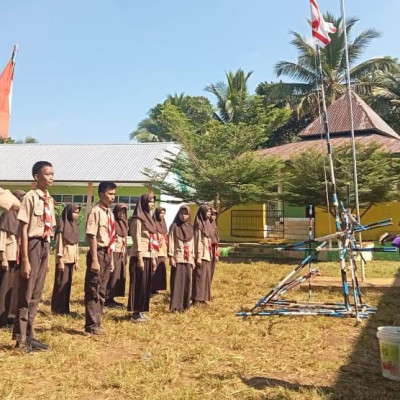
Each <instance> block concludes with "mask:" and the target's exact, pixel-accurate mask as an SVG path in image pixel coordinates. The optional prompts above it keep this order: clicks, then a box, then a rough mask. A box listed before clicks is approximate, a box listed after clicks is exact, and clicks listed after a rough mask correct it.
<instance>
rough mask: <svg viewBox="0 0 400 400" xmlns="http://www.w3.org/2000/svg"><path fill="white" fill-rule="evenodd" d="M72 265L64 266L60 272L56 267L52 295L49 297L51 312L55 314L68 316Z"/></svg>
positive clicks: (72, 272)
mask: <svg viewBox="0 0 400 400" xmlns="http://www.w3.org/2000/svg"><path fill="white" fill-rule="evenodd" d="M74 266H75V264H74V263H66V264H64V270H63V271H61V270H59V269H58V267H57V265H56V271H55V274H54V286H53V295H52V296H51V311H52V312H53V313H55V314H69V313H70V309H69V300H70V298H71V287H72V276H73V274H74Z"/></svg>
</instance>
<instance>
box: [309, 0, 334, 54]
mask: <svg viewBox="0 0 400 400" xmlns="http://www.w3.org/2000/svg"><path fill="white" fill-rule="evenodd" d="M310 6H311V26H312V35H313V38H314V40H315V42H316V44H318V45H319V46H322V47H325V46H326V45H327V44H329V43H330V42H331V38H330V37H329V34H330V33H335V32H336V28H335V27H334V26H333V24H332V23H330V22H326V21H325V20H324V17H323V15H322V14H321V11H320V10H319V7H318V4H317V0H310Z"/></svg>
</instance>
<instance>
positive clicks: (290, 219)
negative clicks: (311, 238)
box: [261, 93, 400, 240]
mask: <svg viewBox="0 0 400 400" xmlns="http://www.w3.org/2000/svg"><path fill="white" fill-rule="evenodd" d="M351 102H352V108H353V114H354V134H355V141H356V143H360V144H363V145H368V144H371V143H377V144H378V145H379V146H380V147H381V148H382V149H383V150H386V151H388V152H389V153H392V154H393V156H399V155H400V136H399V135H398V134H397V133H396V132H395V131H394V130H393V129H392V128H391V127H390V126H389V125H388V124H387V123H386V122H385V121H383V120H382V118H381V117H379V115H378V114H376V113H375V111H373V110H372V109H371V107H369V106H368V105H367V104H366V103H365V102H364V101H363V100H362V99H361V98H360V97H359V96H358V95H356V94H355V93H352V95H351ZM327 112H328V123H329V131H330V135H331V145H332V148H333V152H334V151H335V148H337V147H339V146H341V145H344V144H348V143H350V115H349V105H348V94H347V93H346V94H345V95H343V96H342V97H340V98H339V99H338V100H336V101H335V102H334V103H332V104H331V105H330V107H328V110H327ZM324 133H325V131H324V126H323V121H322V118H317V119H316V120H314V121H313V122H312V123H311V124H310V125H308V126H307V127H306V128H305V129H304V130H303V131H302V132H301V133H300V135H299V136H300V138H301V141H299V142H295V143H288V144H284V145H281V146H276V147H273V148H268V149H263V150H261V154H263V155H265V156H272V155H275V156H280V157H281V158H283V159H284V160H289V159H290V158H292V157H293V156H295V155H297V154H299V153H301V152H302V151H304V150H306V149H309V148H314V149H316V150H318V151H323V152H326V141H325V139H321V137H322V136H324ZM307 184H310V185H311V184H312V183H311V182H306V181H305V185H307ZM305 206H306V205H304V207H292V206H291V205H290V204H284V205H282V206H281V209H282V210H283V211H282V214H283V215H281V220H280V224H281V225H283V226H282V227H281V233H282V235H281V237H283V238H285V239H293V240H296V239H303V238H307V229H308V221H307V219H306V218H304V217H305ZM363 212H364V210H362V209H361V210H360V214H361V215H362V214H363ZM267 215H268V211H266V216H265V218H268V217H267ZM384 218H393V225H392V226H388V227H385V228H380V229H375V230H371V231H366V232H363V239H366V240H376V239H377V238H379V236H380V235H381V234H382V233H383V232H399V230H400V228H399V226H398V221H399V219H400V203H398V202H397V201H395V202H391V203H384V204H378V205H375V206H372V207H371V208H370V209H369V210H367V211H366V213H365V214H364V215H363V216H362V217H361V222H362V223H371V222H376V221H378V220H381V219H384ZM334 230H335V223H334V219H333V217H332V216H331V215H330V214H329V213H328V212H327V211H326V210H324V209H321V208H317V210H316V218H315V233H316V235H317V236H324V235H327V234H329V233H332V232H333V231H334Z"/></svg>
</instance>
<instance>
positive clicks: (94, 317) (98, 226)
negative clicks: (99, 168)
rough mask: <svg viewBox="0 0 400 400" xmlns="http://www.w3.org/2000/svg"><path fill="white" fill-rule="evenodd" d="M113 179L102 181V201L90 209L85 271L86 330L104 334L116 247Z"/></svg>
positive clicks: (100, 193)
mask: <svg viewBox="0 0 400 400" xmlns="http://www.w3.org/2000/svg"><path fill="white" fill-rule="evenodd" d="M116 187H117V185H116V184H115V183H114V182H100V184H99V188H98V193H99V198H100V202H99V203H97V204H96V205H95V206H94V207H93V208H92V210H91V211H90V213H89V215H88V219H87V225H86V235H87V237H88V239H89V243H90V250H89V252H88V253H87V256H86V267H87V268H86V275H85V334H86V335H90V334H93V335H104V334H105V331H104V330H103V329H101V315H102V313H103V305H104V301H105V298H106V290H107V282H108V278H109V276H110V272H111V271H112V270H113V269H114V262H113V254H112V253H113V251H114V250H115V221H114V214H113V213H112V212H111V211H110V210H109V209H108V207H109V206H110V205H111V204H112V203H113V201H114V199H115V189H116Z"/></svg>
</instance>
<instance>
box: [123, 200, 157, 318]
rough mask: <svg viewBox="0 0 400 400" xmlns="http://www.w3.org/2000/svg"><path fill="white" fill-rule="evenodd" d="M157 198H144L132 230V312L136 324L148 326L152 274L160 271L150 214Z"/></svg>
mask: <svg viewBox="0 0 400 400" xmlns="http://www.w3.org/2000/svg"><path fill="white" fill-rule="evenodd" d="M154 202H155V196H154V195H153V193H146V194H142V195H141V196H140V199H139V201H138V203H137V205H136V208H135V211H134V213H133V217H132V222H131V226H130V229H129V231H130V234H131V236H132V249H131V259H130V261H129V275H130V283H129V299H128V311H133V317H132V319H133V321H135V322H146V321H147V320H148V318H147V316H146V315H145V314H144V312H147V311H149V306H150V288H151V273H152V269H155V267H156V258H157V248H158V242H157V229H156V224H155V223H154V220H153V218H152V216H151V213H150V211H151V210H152V209H153V208H154Z"/></svg>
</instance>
